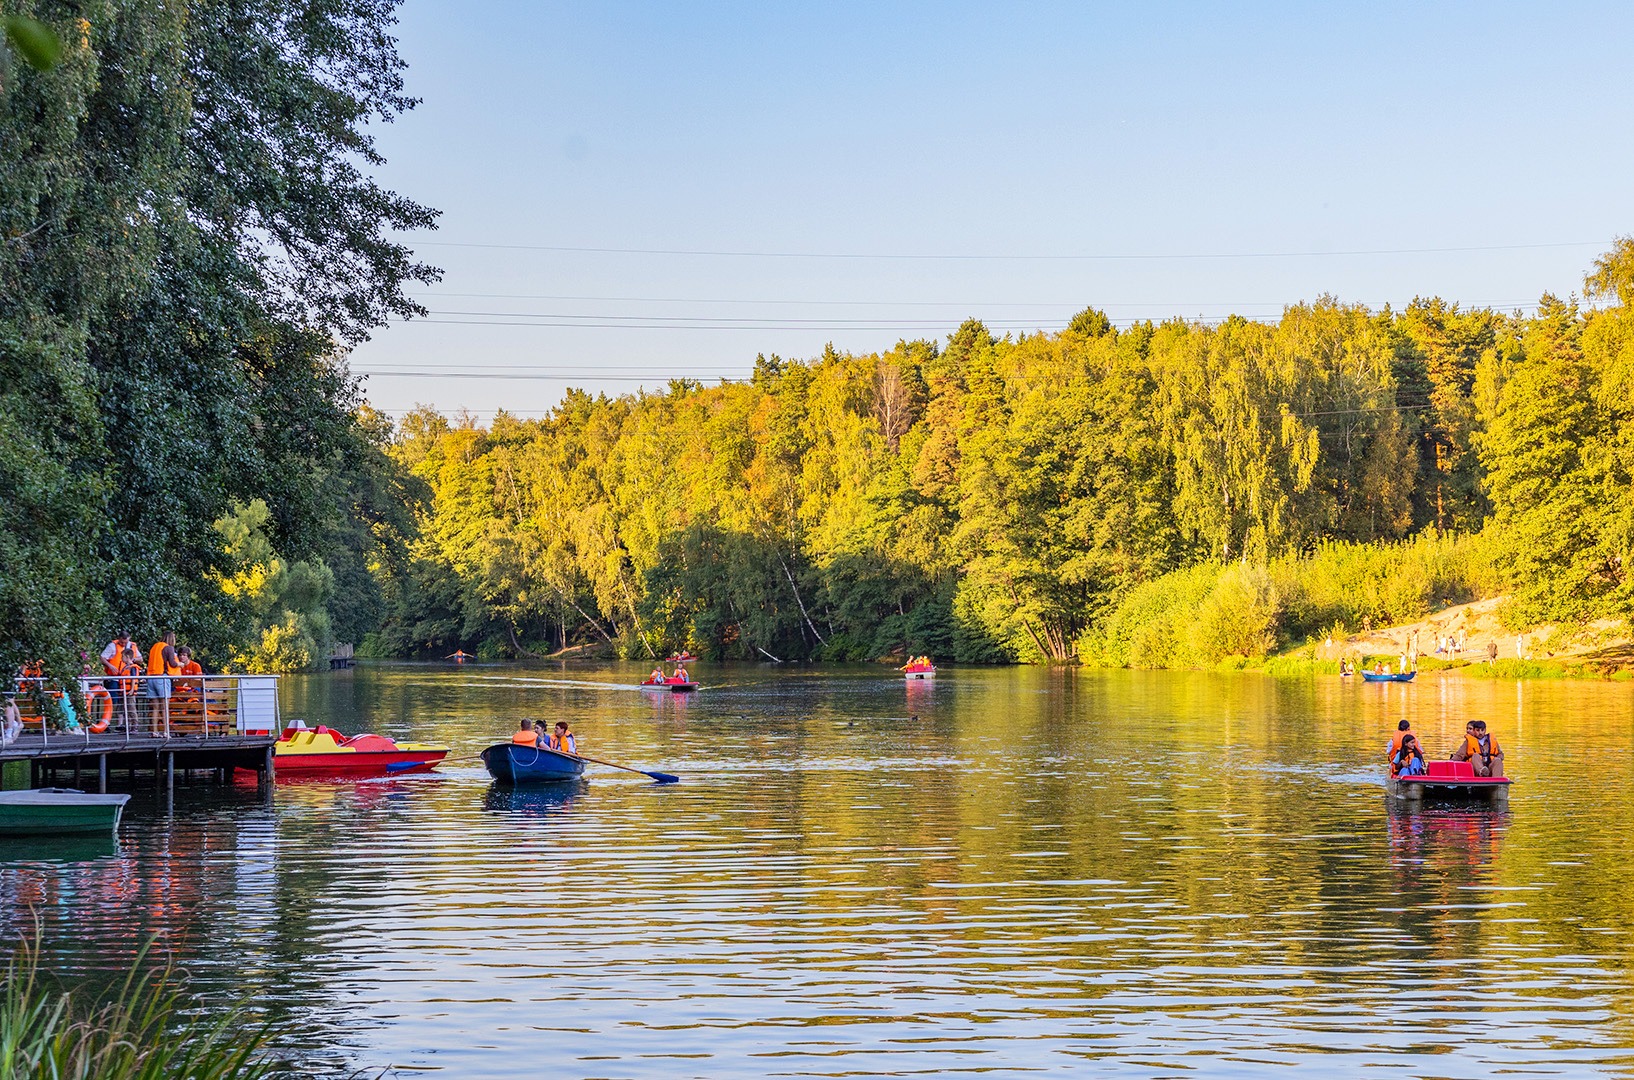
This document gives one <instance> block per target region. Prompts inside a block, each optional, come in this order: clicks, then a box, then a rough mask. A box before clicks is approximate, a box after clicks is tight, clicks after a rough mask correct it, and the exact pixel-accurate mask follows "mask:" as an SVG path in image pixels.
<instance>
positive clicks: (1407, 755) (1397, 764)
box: [1390, 721, 1424, 776]
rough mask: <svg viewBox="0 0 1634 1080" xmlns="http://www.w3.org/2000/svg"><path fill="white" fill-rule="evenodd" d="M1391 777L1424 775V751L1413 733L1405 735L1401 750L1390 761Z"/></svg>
mask: <svg viewBox="0 0 1634 1080" xmlns="http://www.w3.org/2000/svg"><path fill="white" fill-rule="evenodd" d="M1404 722H1405V721H1404ZM1390 775H1391V776H1423V775H1424V751H1422V750H1420V749H1419V747H1418V738H1417V737H1416V736H1415V735H1414V734H1413V733H1412V732H1411V731H1409V732H1406V733H1405V734H1404V735H1403V737H1402V740H1401V746H1400V748H1398V749H1397V750H1396V753H1395V756H1394V757H1392V758H1391V759H1390Z"/></svg>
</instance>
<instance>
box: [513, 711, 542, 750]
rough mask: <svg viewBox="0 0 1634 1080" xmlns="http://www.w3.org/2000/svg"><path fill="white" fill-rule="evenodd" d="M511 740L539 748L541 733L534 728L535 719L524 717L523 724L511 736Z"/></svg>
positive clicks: (519, 744) (518, 743)
mask: <svg viewBox="0 0 1634 1080" xmlns="http://www.w3.org/2000/svg"><path fill="white" fill-rule="evenodd" d="M511 742H513V743H515V744H516V745H518V746H531V747H533V748H534V749H536V750H537V749H538V748H539V733H538V732H537V731H535V730H533V721H532V720H528V719H525V718H524V719H523V721H522V723H521V725H520V726H519V727H518V728H517V729H516V733H515V734H514V735H512V736H511Z"/></svg>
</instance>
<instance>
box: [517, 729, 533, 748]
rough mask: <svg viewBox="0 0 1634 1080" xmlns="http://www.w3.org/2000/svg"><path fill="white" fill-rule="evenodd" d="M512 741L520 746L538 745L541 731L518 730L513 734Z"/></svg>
mask: <svg viewBox="0 0 1634 1080" xmlns="http://www.w3.org/2000/svg"><path fill="white" fill-rule="evenodd" d="M511 742H513V743H515V744H516V745H518V746H532V747H538V745H539V733H538V732H537V731H518V732H517V733H516V734H514V735H512V736H511Z"/></svg>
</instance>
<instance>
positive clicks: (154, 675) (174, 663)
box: [147, 630, 182, 738]
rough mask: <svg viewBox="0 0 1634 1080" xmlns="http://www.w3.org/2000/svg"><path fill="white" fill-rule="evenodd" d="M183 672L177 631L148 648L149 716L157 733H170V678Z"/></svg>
mask: <svg viewBox="0 0 1634 1080" xmlns="http://www.w3.org/2000/svg"><path fill="white" fill-rule="evenodd" d="M181 673H182V662H181V659H180V658H179V657H177V655H176V632H175V631H174V630H172V631H170V632H169V633H167V634H166V635H165V636H164V638H163V639H162V640H160V641H156V642H154V643H153V648H151V649H149V650H148V683H147V696H148V701H149V702H150V704H149V709H150V713H149V717H150V719H151V721H152V724H153V730H154V732H155V734H163V735H164V736H166V737H167V738H168V737H169V735H170V695H171V693H172V689H173V688H172V686H171V682H170V680H171V679H172V678H174V677H175V676H177V675H180V674H181ZM161 720H162V723H161Z"/></svg>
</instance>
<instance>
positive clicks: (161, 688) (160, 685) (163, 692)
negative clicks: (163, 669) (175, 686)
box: [147, 675, 170, 699]
mask: <svg viewBox="0 0 1634 1080" xmlns="http://www.w3.org/2000/svg"><path fill="white" fill-rule="evenodd" d="M147 688H148V690H147V692H148V697H150V698H154V699H160V698H168V697H169V696H170V676H169V675H155V676H153V677H152V678H150V679H149V680H148V683H147Z"/></svg>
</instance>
